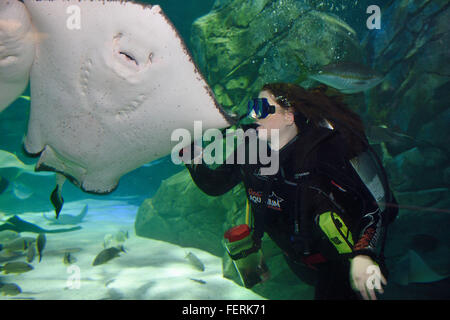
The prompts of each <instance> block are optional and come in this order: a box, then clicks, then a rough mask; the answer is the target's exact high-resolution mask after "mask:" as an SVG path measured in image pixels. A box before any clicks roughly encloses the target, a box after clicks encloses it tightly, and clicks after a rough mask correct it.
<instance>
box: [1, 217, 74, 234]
mask: <svg viewBox="0 0 450 320" xmlns="http://www.w3.org/2000/svg"><path fill="white" fill-rule="evenodd" d="M80 229H81V227H79V226H77V227H73V228H68V229H54V230H48V229H43V228H41V227H39V226H37V225H35V224H33V223H30V222H27V221H25V220H22V219H20V218H19V217H18V216H12V217H11V218H9V219H8V220H6V222H5V223H4V224H2V225H0V231H3V230H12V231H15V232H18V233H21V232H32V233H61V232H70V231H76V230H80Z"/></svg>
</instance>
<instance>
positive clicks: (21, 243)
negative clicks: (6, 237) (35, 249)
mask: <svg viewBox="0 0 450 320" xmlns="http://www.w3.org/2000/svg"><path fill="white" fill-rule="evenodd" d="M34 241H35V240H34V238H31V237H21V238H17V239H14V240H11V241H8V242H6V243H5V244H3V245H1V249H2V250H8V251H9V252H16V251H25V250H27V249H28V247H29V246H31V245H33V243H34Z"/></svg>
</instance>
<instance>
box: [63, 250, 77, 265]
mask: <svg viewBox="0 0 450 320" xmlns="http://www.w3.org/2000/svg"><path fill="white" fill-rule="evenodd" d="M75 262H77V258H75V257H74V256H73V255H72V254H71V253H70V252H67V251H66V252H65V253H64V257H63V263H64V264H65V265H66V266H70V265H71V264H73V263H75Z"/></svg>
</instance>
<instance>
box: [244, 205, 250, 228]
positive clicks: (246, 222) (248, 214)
mask: <svg viewBox="0 0 450 320" xmlns="http://www.w3.org/2000/svg"><path fill="white" fill-rule="evenodd" d="M249 220H250V206H249V205H248V199H247V205H246V207H245V224H246V225H248V226H249V227H251V226H250V225H249Z"/></svg>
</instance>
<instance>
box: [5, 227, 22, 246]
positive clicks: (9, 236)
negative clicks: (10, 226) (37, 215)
mask: <svg viewBox="0 0 450 320" xmlns="http://www.w3.org/2000/svg"><path fill="white" fill-rule="evenodd" d="M19 237H20V234H19V233H18V232H15V231H12V230H3V231H0V243H5V242H8V241H11V240H15V239H17V238H19Z"/></svg>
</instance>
